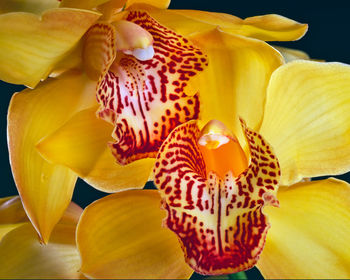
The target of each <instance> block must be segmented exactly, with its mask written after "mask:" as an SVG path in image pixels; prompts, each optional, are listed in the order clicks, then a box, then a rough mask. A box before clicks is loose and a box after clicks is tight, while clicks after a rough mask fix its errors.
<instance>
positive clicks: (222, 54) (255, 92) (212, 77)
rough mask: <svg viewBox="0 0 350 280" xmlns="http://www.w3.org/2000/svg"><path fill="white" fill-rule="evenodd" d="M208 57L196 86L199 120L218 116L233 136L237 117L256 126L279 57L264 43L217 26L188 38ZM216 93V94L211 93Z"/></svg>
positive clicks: (279, 63)
mask: <svg viewBox="0 0 350 280" xmlns="http://www.w3.org/2000/svg"><path fill="white" fill-rule="evenodd" d="M190 39H191V41H193V42H194V43H195V44H196V45H197V46H199V47H200V48H201V49H202V50H203V52H204V53H205V54H207V56H208V67H207V69H205V70H204V72H203V73H201V74H200V75H199V76H198V78H197V80H196V82H197V83H196V85H195V87H197V88H199V98H200V104H201V111H200V113H201V119H202V120H204V121H206V122H207V121H209V120H212V119H218V120H220V121H222V122H223V123H225V125H226V126H227V127H229V128H230V129H231V130H232V131H233V132H234V133H235V134H236V135H238V134H239V132H240V131H241V128H240V124H239V122H237V123H235V127H233V120H234V118H235V117H237V116H240V117H242V118H243V119H244V120H246V122H247V125H248V126H249V127H251V128H253V129H256V128H257V127H258V126H259V124H260V122H261V119H262V115H263V106H264V100H265V91H266V88H267V85H268V81H269V79H270V76H271V74H272V72H273V71H274V70H275V69H276V68H277V67H278V66H280V65H281V64H282V62H283V59H282V56H281V55H280V54H279V53H278V52H277V51H276V50H275V49H274V48H272V47H270V46H269V45H268V44H266V43H265V42H262V41H259V40H255V39H250V38H246V37H242V36H238V35H232V34H228V33H225V32H222V31H220V30H218V29H216V30H212V31H209V32H204V33H200V34H197V35H194V36H191V37H190ZM214 93H219V94H214Z"/></svg>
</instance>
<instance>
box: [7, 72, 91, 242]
mask: <svg viewBox="0 0 350 280" xmlns="http://www.w3.org/2000/svg"><path fill="white" fill-rule="evenodd" d="M95 86H96V83H92V82H89V81H88V79H87V78H85V76H83V75H81V74H79V73H67V74H65V75H63V76H60V78H59V79H50V80H48V81H46V82H44V83H43V84H41V85H40V86H39V87H38V88H36V89H35V90H29V89H27V90H24V91H22V92H20V93H17V94H15V95H14V96H13V97H12V100H11V103H10V107H9V113H8V141H9V153H10V161H11V167H12V172H13V176H14V179H15V182H16V185H17V189H18V191H19V193H20V195H21V198H22V202H23V204H24V207H25V209H26V212H27V214H28V216H29V218H30V220H31V222H32V223H33V225H34V227H35V228H36V229H37V231H38V233H39V234H40V235H41V238H42V239H43V241H44V242H47V241H48V239H49V236H50V232H51V230H52V228H53V227H54V225H55V224H56V223H57V222H58V221H59V219H60V218H61V216H62V214H63V212H64V210H65V209H66V208H67V206H68V204H69V202H70V200H71V196H72V192H73V188H74V184H75V181H76V175H75V174H74V173H73V172H72V171H70V170H69V169H68V168H66V167H64V166H61V165H56V164H50V163H48V162H47V161H46V160H44V159H43V158H42V157H41V156H40V155H39V153H38V152H37V150H36V148H35V145H36V144H37V143H38V142H39V141H40V140H41V139H42V138H43V137H45V136H47V135H48V134H50V133H52V132H53V131H54V130H55V129H57V127H59V126H62V125H63V123H64V122H65V121H66V120H68V119H69V118H70V117H71V116H72V115H73V114H74V113H75V112H76V111H79V110H82V109H84V108H86V107H90V106H92V104H96V103H95V102H96V101H95V100H94V99H95V96H94V91H95Z"/></svg>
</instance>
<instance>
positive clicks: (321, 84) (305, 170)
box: [77, 60, 350, 279]
mask: <svg viewBox="0 0 350 280" xmlns="http://www.w3.org/2000/svg"><path fill="white" fill-rule="evenodd" d="M349 91H350V66H349V65H345V64H341V63H321V62H312V61H306V60H305V61H303V60H298V61H294V62H290V63H288V64H286V65H283V66H281V67H279V68H278V69H277V70H276V71H275V72H274V73H273V75H272V77H271V80H270V82H269V86H268V88H267V95H266V96H267V100H266V104H265V110H264V115H263V119H262V120H261V126H260V127H259V128H258V130H253V129H250V128H248V127H247V126H246V125H245V123H244V121H243V120H242V130H243V133H244V134H245V137H246V143H247V146H248V147H249V149H247V153H245V152H244V149H243V148H242V147H241V146H244V143H243V142H240V141H238V139H237V137H235V135H237V134H238V133H239V131H234V132H231V131H230V130H229V129H227V128H226V127H225V125H224V124H222V123H221V122H218V121H212V122H210V123H209V124H207V125H206V126H204V127H203V128H202V129H200V125H201V123H200V122H198V121H195V120H193V121H190V122H187V123H185V124H182V125H180V126H178V127H177V128H175V129H174V130H173V131H172V132H171V133H170V134H169V136H168V138H167V139H166V141H165V142H164V143H163V145H162V146H161V148H160V151H159V153H158V156H157V159H156V163H155V170H154V182H155V184H156V186H157V188H158V191H156V190H130V191H122V192H119V193H116V194H112V195H109V196H107V197H105V198H102V199H100V200H99V201H96V202H95V203H93V204H91V205H90V206H88V207H87V208H86V209H85V211H84V213H83V215H82V217H81V219H80V221H79V224H78V228H77V244H78V248H79V251H80V254H81V258H82V272H83V273H85V274H86V275H88V276H89V277H96V278H99V277H102V278H109V277H117V278H118V277H120V278H125V277H126V278H127V277H130V274H128V271H126V269H125V268H124V267H125V265H126V264H129V265H130V266H131V267H135V268H140V269H139V271H143V269H145V270H146V271H148V270H147V265H149V266H150V267H152V265H150V264H149V263H148V262H147V265H146V266H145V267H143V264H142V263H141V259H139V258H138V257H137V254H136V252H141V256H142V259H146V260H154V258H156V257H155V256H154V255H162V256H163V259H162V261H161V266H164V265H166V264H167V265H169V267H168V271H176V268H180V267H181V266H182V264H180V263H179V264H178V266H176V268H175V267H174V262H170V259H169V262H167V260H166V259H165V257H166V254H167V250H169V248H168V246H169V245H168V243H167V242H169V240H170V235H171V234H172V233H171V232H170V231H169V232H168V235H169V237H168V239H166V237H165V236H163V234H164V231H165V230H166V229H165V228H168V229H170V230H171V231H173V232H174V233H175V234H173V236H177V238H178V240H179V241H180V244H181V246H180V244H178V248H180V247H181V248H182V249H183V251H184V255H185V259H186V262H187V263H188V264H189V265H190V266H191V268H192V269H194V270H195V271H197V272H199V273H201V274H209V275H211V274H219V275H220V274H226V273H234V272H237V271H242V270H246V269H248V268H250V267H252V266H254V265H257V267H258V268H259V270H260V271H261V272H262V274H263V275H264V277H266V278H268V279H270V278H278V279H281V278H283V279H285V278H292V279H296V278H302V279H305V278H328V279H329V278H349V276H350V270H349V261H350V256H349V252H350V250H349V249H350V247H349V244H350V242H349V230H350V228H349V224H350V212H349V211H348V209H349V206H350V200H349V195H350V185H349V184H347V183H346V182H343V181H340V180H336V179H332V178H331V179H327V180H320V181H309V182H308V181H306V182H302V181H303V178H310V177H316V176H321V175H337V174H341V173H344V172H346V171H349V169H350V164H349V162H350V145H349V144H350V143H349V142H350V138H349V131H350V122H349V120H350V119H349V112H350V99H349V96H350V95H349ZM279 185H282V186H283V187H281V188H279V189H278V186H279ZM158 193H159V194H158ZM155 205H156V206H155ZM159 205H162V208H163V209H164V210H166V214H165V211H161V210H160V209H159ZM268 205H272V206H276V207H265V206H268ZM129 215H130V216H129ZM130 217H131V218H130ZM162 219H163V227H162V226H161V220H162ZM155 220H156V221H157V222H155ZM164 227H165V228H164ZM148 234H152V236H153V237H154V236H155V237H156V238H155V239H156V240H153V241H151V240H152V238H151V237H150V236H149V235H148ZM163 243H164V247H162V246H163ZM172 246H173V245H172ZM163 249H164V250H163ZM173 250H174V249H173ZM97 251H98V253H96V252H97ZM102 256H107V257H102ZM163 269H164V268H163ZM162 271H163V270H162ZM141 273H142V272H140V274H136V275H138V277H144V274H142V276H141ZM183 273H187V277H189V275H190V273H191V271H184V272H183ZM149 275H151V277H152V276H153V277H155V275H156V276H159V275H158V274H157V272H153V274H152V272H150V274H149ZM162 276H163V275H162ZM182 277H184V275H182Z"/></svg>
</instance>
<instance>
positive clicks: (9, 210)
mask: <svg viewBox="0 0 350 280" xmlns="http://www.w3.org/2000/svg"><path fill="white" fill-rule="evenodd" d="M28 222H29V220H28V218H27V215H26V213H25V212H24V209H23V206H22V202H21V199H20V197H19V196H11V197H6V198H0V241H1V239H2V237H3V236H4V235H5V234H6V233H8V232H9V231H11V230H13V229H15V228H16V227H19V226H21V225H23V224H24V223H28Z"/></svg>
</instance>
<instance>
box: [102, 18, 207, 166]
mask: <svg viewBox="0 0 350 280" xmlns="http://www.w3.org/2000/svg"><path fill="white" fill-rule="evenodd" d="M126 19H127V20H129V21H132V22H134V23H136V24H138V25H139V26H141V27H142V28H144V29H145V30H147V31H148V32H149V33H150V34H151V35H152V37H153V40H154V42H153V48H154V51H155V54H154V56H153V58H152V59H150V60H147V61H139V60H137V59H136V58H135V57H133V56H129V55H125V54H122V53H119V54H118V55H117V58H116V60H115V61H114V63H113V65H112V66H111V67H110V69H109V71H108V73H107V74H106V75H105V76H104V78H103V80H102V81H101V83H100V86H99V88H98V92H97V100H98V102H99V103H100V105H101V107H100V110H99V117H101V118H103V119H105V120H107V121H110V122H112V123H113V124H114V125H115V130H114V132H113V137H114V138H115V139H116V142H114V143H111V145H110V147H111V150H112V153H113V155H114V156H115V157H116V159H117V161H118V162H119V163H121V164H127V163H130V162H132V161H134V160H137V159H140V158H145V157H155V155H156V153H157V151H158V149H159V148H160V146H161V144H162V143H163V141H164V140H165V139H166V137H167V136H168V134H169V133H170V132H171V131H172V130H173V129H174V128H175V127H177V126H178V125H180V124H182V123H185V122H187V121H189V120H192V119H197V118H198V116H199V99H198V94H195V95H193V96H189V95H187V94H186V87H187V86H188V84H189V83H190V80H191V78H192V77H193V76H195V75H196V74H197V73H199V72H201V71H203V69H204V67H205V66H206V65H207V59H206V56H205V55H204V54H203V53H202V52H201V51H200V50H199V49H198V48H196V47H195V46H193V45H192V44H191V43H190V42H189V41H188V40H187V39H185V38H184V37H182V36H181V35H178V34H176V33H175V32H173V31H171V30H169V29H167V28H166V27H164V26H162V25H160V24H159V23H158V22H157V21H155V20H154V19H153V18H151V17H150V16H149V15H148V14H147V13H146V12H141V11H132V12H129V14H128V16H127V18H126Z"/></svg>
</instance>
